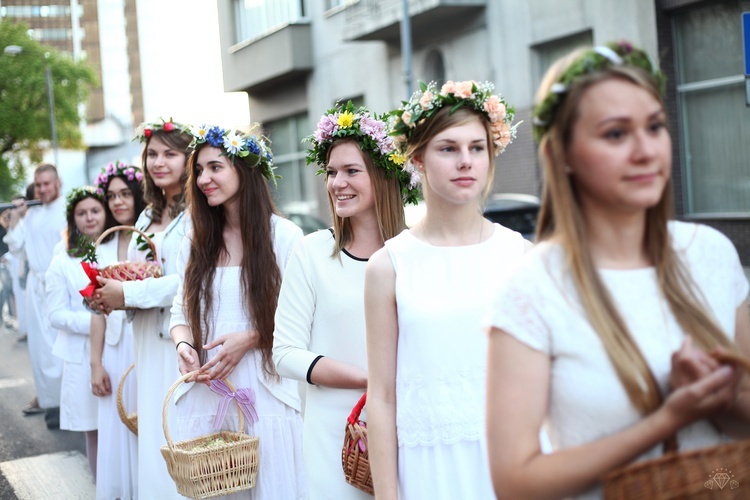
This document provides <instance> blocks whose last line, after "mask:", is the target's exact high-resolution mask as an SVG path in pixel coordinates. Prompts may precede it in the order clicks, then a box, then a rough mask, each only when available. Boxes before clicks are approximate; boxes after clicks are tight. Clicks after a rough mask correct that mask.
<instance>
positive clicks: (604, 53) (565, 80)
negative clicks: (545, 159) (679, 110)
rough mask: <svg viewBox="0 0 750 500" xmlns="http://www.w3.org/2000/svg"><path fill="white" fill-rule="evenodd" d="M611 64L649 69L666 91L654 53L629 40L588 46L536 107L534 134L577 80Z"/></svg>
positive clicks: (537, 136)
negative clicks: (636, 45) (635, 45)
mask: <svg viewBox="0 0 750 500" xmlns="http://www.w3.org/2000/svg"><path fill="white" fill-rule="evenodd" d="M611 66H634V67H636V68H641V69H643V70H645V71H647V72H648V73H650V74H651V75H652V76H653V77H654V79H655V80H656V83H657V84H658V86H659V91H660V92H661V93H662V94H664V85H665V82H666V78H665V77H664V74H663V73H662V72H661V70H660V69H659V66H658V65H657V64H656V61H654V60H653V59H652V58H651V56H649V55H648V53H646V52H645V51H643V50H641V49H639V48H636V47H633V45H631V44H630V43H629V42H627V41H620V42H610V43H607V44H606V45H600V46H598V47H594V48H592V49H590V50H587V51H586V52H584V53H583V54H581V55H580V56H579V57H578V58H577V59H576V60H575V61H573V62H572V63H571V64H570V65H569V66H568V67H567V69H566V70H565V71H564V72H563V74H561V75H560V76H559V77H558V78H557V80H555V83H553V84H552V86H550V89H549V93H548V94H547V96H546V97H545V98H544V100H543V101H541V102H540V103H539V104H537V105H536V106H535V107H534V112H533V116H534V122H533V124H534V138H535V139H536V140H537V142H538V141H540V140H541V139H542V136H544V134H545V133H546V132H547V130H548V129H549V126H550V124H551V123H552V121H553V120H554V118H555V113H556V111H557V108H558V106H559V105H560V103H561V102H562V101H563V99H564V98H565V95H566V94H567V92H568V90H569V89H570V88H571V87H573V85H575V83H576V80H578V79H579V78H581V77H584V76H587V75H591V74H593V73H596V72H597V71H601V70H603V69H605V68H608V67H611Z"/></svg>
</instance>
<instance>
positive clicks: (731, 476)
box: [603, 354, 750, 500]
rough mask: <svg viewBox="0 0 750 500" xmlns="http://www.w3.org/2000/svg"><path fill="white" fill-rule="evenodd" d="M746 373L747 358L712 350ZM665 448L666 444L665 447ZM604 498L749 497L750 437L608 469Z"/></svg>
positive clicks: (749, 371) (748, 364)
mask: <svg viewBox="0 0 750 500" xmlns="http://www.w3.org/2000/svg"><path fill="white" fill-rule="evenodd" d="M716 357H717V358H718V359H719V360H720V361H723V362H728V363H731V364H733V365H735V366H736V367H737V368H739V367H742V368H744V369H745V370H746V371H747V372H748V373H750V361H748V360H746V359H744V358H741V357H738V356H733V355H728V354H716ZM667 449H669V448H667ZM603 490H604V498H605V499H606V500H639V499H643V500H645V499H660V500H666V499H691V500H692V499H701V500H703V499H706V500H707V499H722V500H723V499H736V500H740V499H747V498H750V439H745V440H741V441H731V442H728V443H724V444H720V445H718V446H713V447H711V448H703V449H698V450H691V451H687V452H680V453H678V452H677V450H676V447H672V451H668V452H665V454H664V456H662V457H660V458H656V459H653V460H647V461H644V462H638V463H635V464H633V465H629V466H626V467H622V468H620V469H617V470H615V471H613V472H611V473H610V474H609V475H608V476H607V477H606V478H605V479H604V484H603Z"/></svg>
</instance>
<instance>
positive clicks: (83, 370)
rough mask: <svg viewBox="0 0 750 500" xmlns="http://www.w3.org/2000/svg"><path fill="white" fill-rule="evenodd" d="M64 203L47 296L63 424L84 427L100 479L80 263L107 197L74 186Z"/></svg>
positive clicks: (101, 224) (100, 227) (99, 226)
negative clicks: (58, 365) (59, 375)
mask: <svg viewBox="0 0 750 500" xmlns="http://www.w3.org/2000/svg"><path fill="white" fill-rule="evenodd" d="M66 201H67V204H66V218H67V221H68V227H67V229H66V234H65V235H64V238H63V240H62V241H60V242H59V243H58V244H57V245H56V246H55V252H54V253H55V257H54V258H53V259H52V262H51V263H50V266H49V268H48V269H47V274H46V276H45V282H46V299H47V308H48V317H49V322H50V325H51V326H52V327H53V328H55V329H57V338H56V339H55V344H54V346H53V348H52V353H53V354H54V355H56V356H58V357H60V358H62V359H63V361H64V363H63V373H62V386H61V390H60V429H63V430H67V431H77V432H83V433H84V436H85V437H86V456H87V457H88V460H89V466H90V468H91V473H92V474H93V476H94V479H95V480H96V470H97V467H96V462H97V406H98V405H97V401H96V398H95V397H94V396H93V395H92V394H91V390H90V389H89V370H88V367H87V366H86V361H88V359H89V352H90V348H91V346H90V341H89V332H90V325H91V316H92V313H91V311H90V310H88V309H87V308H86V307H85V306H84V305H83V301H82V298H81V294H80V292H79V290H81V289H83V288H85V287H86V285H87V284H88V279H87V277H86V273H85V272H84V270H83V268H82V267H81V259H82V258H83V257H84V255H85V253H84V250H83V246H82V243H83V240H84V238H86V239H88V240H94V239H96V238H97V237H98V236H99V235H100V234H101V233H102V231H104V228H105V224H106V222H107V218H106V214H105V212H104V198H103V197H102V195H101V194H99V193H97V191H96V189H95V188H93V187H91V186H84V187H79V188H75V189H74V190H73V191H71V192H70V194H69V195H68V198H67V200H66Z"/></svg>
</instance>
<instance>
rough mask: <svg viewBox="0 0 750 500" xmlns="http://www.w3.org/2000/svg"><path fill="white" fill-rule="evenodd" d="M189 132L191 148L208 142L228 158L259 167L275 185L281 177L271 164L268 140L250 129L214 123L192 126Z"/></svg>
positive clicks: (271, 156)
mask: <svg viewBox="0 0 750 500" xmlns="http://www.w3.org/2000/svg"><path fill="white" fill-rule="evenodd" d="M253 129H255V127H253ZM190 133H191V134H192V136H193V141H192V142H191V143H190V149H192V150H195V149H197V148H198V147H200V146H201V145H202V144H208V145H209V146H212V147H214V148H219V149H222V150H223V153H222V154H223V155H226V156H227V157H229V159H230V160H234V159H235V158H243V159H244V161H245V163H246V164H247V165H249V166H251V167H255V168H259V169H260V172H261V174H263V177H265V178H266V179H267V180H269V181H272V182H273V184H274V186H276V179H280V178H281V176H279V175H276V174H275V173H274V170H276V167H274V165H273V154H272V153H271V148H270V146H269V145H268V140H267V139H266V138H265V137H264V136H262V135H260V134H256V133H254V132H253V131H252V130H251V131H250V132H241V131H239V130H232V129H225V128H221V127H219V126H216V125H213V126H210V125H205V124H203V125H200V126H196V127H192V128H191V129H190Z"/></svg>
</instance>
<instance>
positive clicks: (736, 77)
mask: <svg viewBox="0 0 750 500" xmlns="http://www.w3.org/2000/svg"><path fill="white" fill-rule="evenodd" d="M218 5H219V28H220V33H221V49H222V61H223V73H224V84H225V90H227V91H245V92H247V93H248V95H249V97H250V116H251V118H252V119H253V120H254V121H259V122H261V123H262V124H263V125H264V126H265V128H266V130H267V131H268V133H269V135H270V137H271V140H272V141H273V146H274V150H275V151H276V152H277V156H276V158H277V161H278V164H279V167H280V173H281V175H282V176H283V177H284V180H283V182H282V183H280V191H279V192H278V193H277V195H278V201H279V203H280V204H281V205H282V207H283V206H297V207H299V208H300V209H302V210H310V211H312V212H313V213H317V214H318V215H320V216H326V212H327V203H326V201H325V194H324V191H323V189H322V179H319V178H315V176H314V171H315V168H313V167H310V166H305V165H304V151H305V145H304V144H302V143H301V140H302V138H303V137H305V136H306V135H308V134H310V133H311V132H312V130H313V127H314V126H315V124H316V121H317V119H318V117H319V116H320V115H321V114H322V113H323V112H324V111H325V110H326V109H328V108H330V107H331V106H332V105H333V104H334V103H335V102H336V101H338V100H340V99H353V100H355V102H360V103H363V104H365V105H367V106H368V107H369V108H370V109H372V110H373V111H376V112H383V111H386V110H388V109H391V108H393V107H395V106H397V105H398V104H399V102H400V101H401V100H403V99H405V98H406V97H407V92H406V89H405V85H404V70H403V57H402V52H401V40H400V29H399V27H400V20H401V19H402V12H403V10H402V1H401V0H325V1H314V2H313V1H305V0H267V1H265V2H249V1H245V0H219V3H218ZM743 11H750V1H747V0H710V1H709V0H630V1H628V2H622V1H617V0H565V1H560V0H526V1H524V2H518V1H516V0H496V1H489V0H410V1H409V15H410V19H411V31H412V45H413V49H412V74H413V80H414V84H413V87H414V88H416V82H417V81H418V80H422V81H431V80H435V81H438V82H444V81H446V80H466V79H473V80H491V81H494V82H495V83H496V91H499V92H500V93H502V94H503V95H504V96H505V97H506V98H507V99H508V101H509V102H511V103H513V104H514V105H515V107H516V111H517V118H518V119H519V120H523V121H524V123H523V124H522V125H521V126H520V128H519V134H518V139H517V141H516V142H515V143H514V144H513V145H512V146H511V147H510V148H508V151H507V152H505V153H504V154H503V155H502V156H501V157H500V158H499V159H498V160H497V168H498V170H497V175H496V176H495V185H494V186H493V188H494V189H493V190H494V191H495V192H520V193H528V194H534V195H538V194H539V193H540V190H541V183H542V179H541V177H540V168H539V165H538V162H537V158H536V146H535V143H534V141H533V138H532V132H531V110H532V108H533V102H534V92H535V89H536V87H537V86H538V84H539V81H540V80H541V78H542V76H543V74H544V72H545V70H546V68H547V67H548V66H549V65H550V64H551V63H552V62H553V61H554V60H555V59H556V58H558V57H559V56H561V55H563V54H565V53H566V52H568V51H570V50H572V49H574V48H576V47H578V46H581V45H591V44H600V43H604V42H607V41H610V40H618V39H623V38H624V39H628V40H630V41H632V42H633V43H635V44H637V45H639V46H641V47H644V48H645V49H646V50H648V52H650V53H651V54H652V55H654V56H658V58H659V59H660V61H661V64H662V67H663V70H664V71H665V73H666V75H667V78H668V90H667V105H668V111H669V116H670V125H671V130H672V134H673V139H674V141H673V144H674V145H673V148H674V155H673V157H674V160H673V161H674V166H673V173H674V179H675V183H674V184H675V198H676V202H677V203H676V209H677V216H678V217H679V218H682V219H687V220H699V221H701V222H704V223H707V224H710V225H712V226H715V227H717V228H718V229H720V230H721V231H723V232H724V233H725V234H727V235H728V236H729V237H730V238H731V239H732V240H733V242H734V243H735V245H736V246H737V248H738V250H739V252H740V257H741V259H742V262H743V264H744V265H745V266H750V165H748V163H749V162H748V159H750V141H748V140H747V138H748V137H750V108H747V107H746V106H745V82H744V76H743V64H742V41H741V23H740V13H741V12H743Z"/></svg>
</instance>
